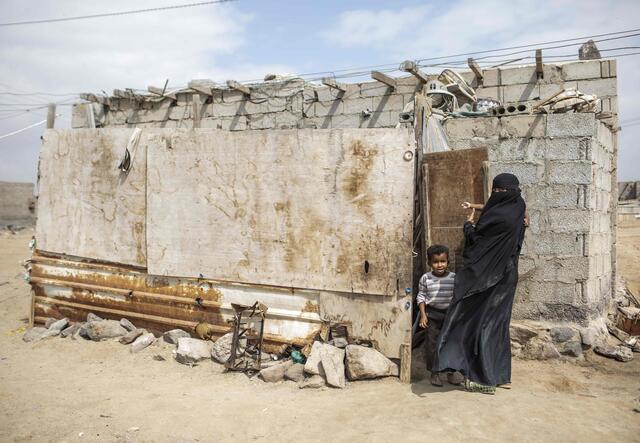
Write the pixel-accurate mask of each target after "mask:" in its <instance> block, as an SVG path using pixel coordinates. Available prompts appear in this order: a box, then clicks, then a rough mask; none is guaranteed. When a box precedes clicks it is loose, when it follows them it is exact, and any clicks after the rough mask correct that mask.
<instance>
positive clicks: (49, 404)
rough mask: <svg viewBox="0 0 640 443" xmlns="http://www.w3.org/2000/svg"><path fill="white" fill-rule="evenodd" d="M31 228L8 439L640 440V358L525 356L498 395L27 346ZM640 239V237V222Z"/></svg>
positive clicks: (4, 427) (9, 333)
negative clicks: (315, 385)
mask: <svg viewBox="0 0 640 443" xmlns="http://www.w3.org/2000/svg"><path fill="white" fill-rule="evenodd" d="M30 235H31V234H30V233H28V232H22V233H19V234H18V235H15V236H7V235H6V234H0V325H1V328H2V329H1V330H0V441H3V442H4V441H38V442H40V441H55V442H58V441H67V442H76V441H84V442H88V441H91V442H93V441H140V442H143V441H160V442H165V441H166V442H192V441H201V442H209V441H238V440H240V441H247V440H271V441H273V440H277V441H353V440H355V441H365V440H366V441H398V440H403V441H427V440H435V441H459V440H463V439H464V440H476V441H477V440H480V441H496V440H498V441H514V440H515V441H590V442H599V441H602V442H611V441H625V442H626V441H640V414H638V413H634V412H632V403H633V400H634V399H635V398H637V397H639V396H640V358H639V356H638V355H637V354H636V357H637V358H636V359H635V360H634V361H632V362H630V363H626V364H622V363H616V362H612V361H609V360H606V359H603V358H600V357H598V356H590V357H589V360H588V361H587V362H585V363H583V364H582V365H574V364H567V363H561V362H556V363H539V362H524V361H518V360H516V361H514V370H513V379H514V380H513V386H514V388H513V389H512V390H510V391H506V390H500V391H499V392H498V393H497V395H495V396H486V395H482V394H469V393H465V392H463V391H461V390H459V389H458V388H453V387H445V388H440V389H435V388H432V387H431V385H429V384H428V383H427V382H426V380H420V381H418V382H416V383H414V384H412V385H411V386H407V385H402V384H400V383H399V382H398V381H397V379H385V380H379V381H373V382H358V383H351V384H349V385H348V386H347V388H346V389H344V390H342V391H340V390H330V389H324V390H300V389H297V388H296V386H295V385H294V384H293V383H282V384H277V385H269V384H265V383H263V382H262V381H260V380H255V379H254V380H249V379H247V378H246V377H245V376H244V375H241V374H222V370H221V367H220V366H219V365H216V364H213V363H210V362H207V363H204V364H201V365H199V366H196V367H193V368H190V367H187V366H183V365H180V364H178V363H176V362H175V361H173V358H172V353H171V348H170V347H169V346H165V345H160V344H159V345H154V346H152V347H151V348H148V349H147V350H145V351H143V352H142V353H140V354H135V355H134V354H131V353H129V351H128V348H127V347H124V346H122V345H119V344H118V343H116V342H102V343H94V342H89V341H84V340H82V341H73V340H71V339H64V340H63V339H59V338H56V339H51V340H48V341H43V342H38V343H35V344H27V343H24V342H22V340H21V336H22V333H21V330H22V329H23V328H24V325H25V322H26V317H27V315H28V309H29V291H28V287H27V285H26V284H25V283H24V281H23V280H21V277H20V272H21V267H20V261H21V260H22V259H24V258H26V257H28V255H29V251H28V250H27V243H28V240H29V238H30ZM629 241H633V242H635V244H636V245H638V246H640V231H639V232H638V233H637V235H635V236H633V237H630V240H629ZM638 271H639V269H638V267H635V272H638ZM4 282H7V283H4ZM156 355H160V356H162V357H164V358H165V359H166V360H165V361H156V360H154V359H153V357H154V356H156ZM131 428H134V429H131ZM135 428H139V429H137V430H136V429H135Z"/></svg>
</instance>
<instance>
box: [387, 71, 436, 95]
mask: <svg viewBox="0 0 640 443" xmlns="http://www.w3.org/2000/svg"><path fill="white" fill-rule="evenodd" d="M427 77H428V78H429V79H430V80H435V79H436V78H437V77H438V76H437V75H428V76H427ZM396 84H397V89H396V93H398V94H415V93H416V92H419V91H421V90H422V89H423V87H424V83H422V82H421V81H420V80H418V79H417V78H416V77H414V76H413V75H410V76H406V77H398V78H396Z"/></svg>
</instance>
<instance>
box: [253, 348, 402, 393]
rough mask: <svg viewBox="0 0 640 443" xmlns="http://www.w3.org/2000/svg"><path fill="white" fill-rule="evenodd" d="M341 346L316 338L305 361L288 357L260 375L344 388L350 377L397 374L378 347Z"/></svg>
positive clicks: (304, 385)
mask: <svg viewBox="0 0 640 443" xmlns="http://www.w3.org/2000/svg"><path fill="white" fill-rule="evenodd" d="M345 345H346V346H345V347H344V348H338V347H336V346H333V345H331V344H328V343H322V342H319V341H316V342H314V343H313V346H312V347H311V352H310V353H309V357H308V358H307V361H306V363H305V364H302V363H294V362H293V361H291V360H286V361H283V362H279V363H276V364H271V365H267V367H265V368H264V369H262V370H261V371H260V377H261V378H262V379H263V380H264V381H266V382H269V383H275V382H280V381H283V380H290V381H293V382H296V383H298V386H299V387H300V388H302V389H304V388H320V387H323V386H330V387H333V388H340V389H342V388H344V387H345V386H346V383H347V379H348V380H351V381H353V380H365V379H371V378H378V377H388V376H397V375H398V366H397V365H396V364H395V363H393V362H392V361H391V360H389V359H388V358H387V357H385V356H384V355H383V354H381V353H380V352H378V351H377V350H375V349H373V348H369V347H365V346H360V345H355V344H351V345H347V344H346V343H345Z"/></svg>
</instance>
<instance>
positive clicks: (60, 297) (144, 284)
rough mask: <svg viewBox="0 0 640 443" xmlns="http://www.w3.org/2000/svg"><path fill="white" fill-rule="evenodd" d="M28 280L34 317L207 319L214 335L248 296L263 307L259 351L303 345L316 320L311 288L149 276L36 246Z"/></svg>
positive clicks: (155, 326) (158, 321) (170, 322)
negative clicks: (263, 326) (262, 337)
mask: <svg viewBox="0 0 640 443" xmlns="http://www.w3.org/2000/svg"><path fill="white" fill-rule="evenodd" d="M31 286H32V288H33V292H34V300H33V315H34V322H35V323H42V322H44V320H45V318H47V317H58V318H59V317H68V318H69V319H70V320H72V321H83V320H84V319H85V318H86V315H87V314H88V313H89V312H93V313H95V314H97V315H99V316H101V317H103V318H112V319H120V318H122V317H126V318H128V319H130V320H131V321H132V322H134V324H136V325H137V326H139V327H145V328H148V329H150V330H153V331H156V332H163V331H166V330H169V329H173V328H182V329H185V330H190V331H192V330H193V328H194V327H195V325H196V324H197V323H198V322H207V323H210V324H211V325H213V327H214V330H215V332H216V333H217V334H218V335H222V334H225V333H227V332H230V330H231V323H230V321H231V319H232V309H231V303H234V302H236V303H237V302H245V303H246V302H247V300H250V299H254V300H260V301H263V302H265V303H267V304H268V306H269V312H268V315H267V318H268V321H267V322H266V330H265V344H266V346H267V350H269V349H271V350H272V351H273V350H276V349H280V348H281V347H282V346H283V345H287V344H297V345H304V344H306V343H308V342H310V341H311V340H312V339H313V337H314V336H315V335H316V334H317V332H318V331H319V330H320V328H321V326H322V322H321V320H320V317H319V315H318V300H317V293H314V292H313V291H294V290H292V289H284V288H276V287H269V286H253V285H242V284H233V283H225V282H218V281H212V280H205V279H190V278H177V277H163V276H151V275H148V274H147V273H146V271H145V269H144V268H139V267H135V266H128V265H121V264H111V263H100V262H97V261H89V260H81V259H76V258H69V257H62V256H59V255H56V254H49V253H46V252H42V251H37V252H36V253H34V255H33V258H32V271H31Z"/></svg>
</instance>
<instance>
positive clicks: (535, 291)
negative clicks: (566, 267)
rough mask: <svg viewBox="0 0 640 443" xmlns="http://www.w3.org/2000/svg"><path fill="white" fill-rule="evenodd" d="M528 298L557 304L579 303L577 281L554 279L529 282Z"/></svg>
mask: <svg viewBox="0 0 640 443" xmlns="http://www.w3.org/2000/svg"><path fill="white" fill-rule="evenodd" d="M528 299H529V300H530V301H533V302H547V303H557V304H569V305H571V304H575V303H579V299H578V298H577V297H576V283H575V281H574V282H571V283H563V282H559V281H556V282H552V281H544V282H537V281H530V282H528Z"/></svg>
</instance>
